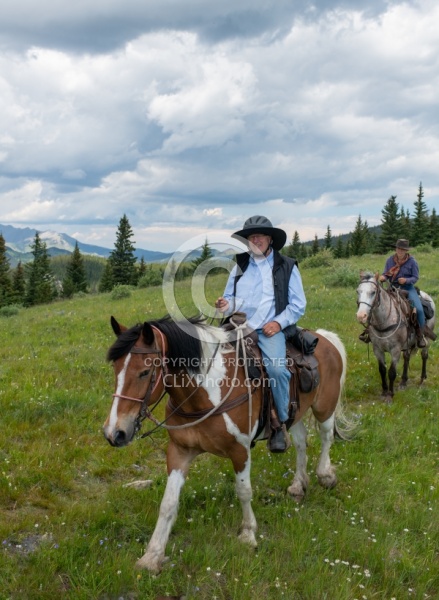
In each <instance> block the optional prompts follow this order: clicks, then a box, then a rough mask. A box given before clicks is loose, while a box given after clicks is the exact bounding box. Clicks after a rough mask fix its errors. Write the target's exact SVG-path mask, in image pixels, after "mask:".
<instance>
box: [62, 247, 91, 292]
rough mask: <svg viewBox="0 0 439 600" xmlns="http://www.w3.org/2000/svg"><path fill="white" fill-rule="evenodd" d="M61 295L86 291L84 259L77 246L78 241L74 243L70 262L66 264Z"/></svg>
mask: <svg viewBox="0 0 439 600" xmlns="http://www.w3.org/2000/svg"><path fill="white" fill-rule="evenodd" d="M62 286H63V296H65V297H66V298H70V297H71V296H73V294H76V293H77V292H86V291H87V279H86V276H85V268H84V261H83V259H82V255H81V252H80V250H79V247H78V242H76V244H75V249H74V250H73V252H72V256H71V257H70V262H69V264H68V265H67V270H66V276H65V278H64V280H63V284H62Z"/></svg>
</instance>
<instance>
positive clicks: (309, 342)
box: [222, 313, 320, 439]
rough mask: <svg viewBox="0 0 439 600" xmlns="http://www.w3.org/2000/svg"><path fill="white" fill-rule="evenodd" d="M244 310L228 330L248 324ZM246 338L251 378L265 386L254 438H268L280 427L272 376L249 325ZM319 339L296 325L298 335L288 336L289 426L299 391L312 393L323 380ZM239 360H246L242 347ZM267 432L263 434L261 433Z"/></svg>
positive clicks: (233, 317) (230, 321)
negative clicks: (321, 376) (319, 359)
mask: <svg viewBox="0 0 439 600" xmlns="http://www.w3.org/2000/svg"><path fill="white" fill-rule="evenodd" d="M246 320H247V316H246V314H245V313H234V314H233V315H231V316H230V317H228V318H227V319H226V321H225V323H224V324H223V325H222V327H223V329H225V330H226V331H232V330H233V329H236V326H237V325H239V326H242V325H244V324H245V323H246ZM243 340H244V343H245V354H246V368H247V373H248V376H249V378H250V379H251V380H252V381H255V382H258V384H259V385H262V387H263V392H264V393H263V402H262V406H261V411H260V414H259V426H258V430H257V432H256V436H255V439H257V438H259V439H267V438H268V437H269V435H270V433H271V430H272V429H277V428H278V427H280V422H279V419H278V417H277V413H276V409H275V406H274V401H273V395H272V392H271V388H270V384H269V377H268V374H267V372H266V369H265V366H264V364H263V360H262V353H261V350H260V348H259V346H258V343H257V342H258V334H257V333H256V331H254V330H253V329H251V328H250V327H244V329H243ZM318 341H319V339H318V337H317V336H315V335H314V334H313V333H311V332H310V331H308V330H306V329H302V328H301V327H296V332H295V334H294V335H293V336H292V337H291V338H288V339H287V355H286V358H287V368H288V370H289V371H290V373H291V380H290V403H289V408H288V421H287V424H286V425H287V428H289V427H290V426H291V425H292V423H293V421H294V418H295V416H296V412H297V411H298V409H299V408H300V402H299V392H302V393H305V394H307V393H309V392H311V391H312V390H314V389H315V388H316V387H317V386H318V385H319V383H320V375H319V371H318V366H319V363H318V360H317V358H316V357H315V356H314V350H315V348H316V346H317V343H318ZM239 352H240V359H241V360H243V358H244V356H243V354H242V349H241V348H240V349H239ZM264 430H265V433H264V435H263V436H262V437H261V434H262V432H264Z"/></svg>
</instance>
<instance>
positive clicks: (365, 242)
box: [350, 215, 370, 256]
mask: <svg viewBox="0 0 439 600" xmlns="http://www.w3.org/2000/svg"><path fill="white" fill-rule="evenodd" d="M369 248H370V232H369V226H368V224H367V221H365V222H364V223H363V221H362V219H361V215H359V217H358V219H357V222H356V223H355V229H354V231H353V232H352V235H351V239H350V252H351V254H352V255H354V256H362V255H363V254H365V253H366V252H368V251H369Z"/></svg>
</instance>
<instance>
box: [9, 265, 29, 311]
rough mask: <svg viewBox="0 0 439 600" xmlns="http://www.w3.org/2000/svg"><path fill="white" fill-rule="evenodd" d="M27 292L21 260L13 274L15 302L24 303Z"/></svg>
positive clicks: (13, 296)
mask: <svg viewBox="0 0 439 600" xmlns="http://www.w3.org/2000/svg"><path fill="white" fill-rule="evenodd" d="M25 293H26V281H25V278H24V268H23V265H22V264H21V260H20V261H19V262H18V265H17V266H16V267H15V270H14V272H13V274H12V298H13V302H14V304H23V302H24V298H25Z"/></svg>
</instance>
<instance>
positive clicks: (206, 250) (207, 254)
mask: <svg viewBox="0 0 439 600" xmlns="http://www.w3.org/2000/svg"><path fill="white" fill-rule="evenodd" d="M210 258H213V252H212V250H211V249H210V246H209V242H208V241H207V238H206V241H205V242H204V244H203V245H202V246H201V254H200V256H199V257H198V258H195V259H194V260H193V261H191V269H192V270H193V271H195V270H196V269H197V268H198V267H199V266H200V265H202V264H203V263H204V262H205V261H206V260H209V259H210ZM206 266H207V265H206Z"/></svg>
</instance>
